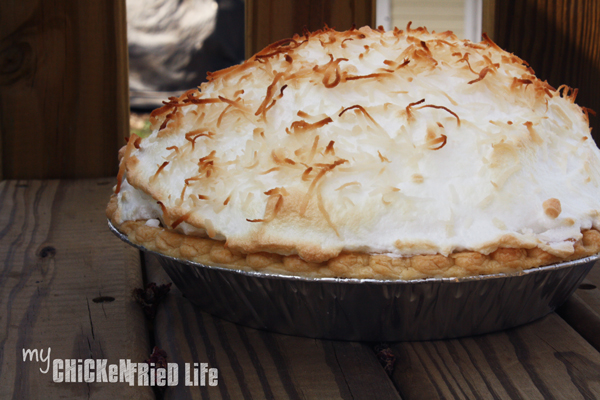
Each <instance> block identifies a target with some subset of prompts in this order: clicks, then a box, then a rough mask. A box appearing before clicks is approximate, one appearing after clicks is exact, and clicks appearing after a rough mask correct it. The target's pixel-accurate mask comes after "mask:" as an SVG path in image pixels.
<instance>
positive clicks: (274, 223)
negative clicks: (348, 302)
mask: <svg viewBox="0 0 600 400" xmlns="http://www.w3.org/2000/svg"><path fill="white" fill-rule="evenodd" d="M576 94H577V90H572V89H570V88H568V87H566V86H561V87H559V88H557V89H555V88H553V87H551V86H550V85H549V84H548V83H547V82H545V81H541V80H539V79H537V78H536V77H535V75H534V71H533V70H532V69H531V68H529V67H528V66H527V63H525V62H524V61H523V60H521V59H519V58H518V57H516V56H515V55H513V54H510V53H507V52H506V51H503V50H502V49H500V48H499V47H498V46H497V45H496V44H494V43H493V42H492V41H491V40H490V39H489V38H488V37H487V36H485V35H484V41H482V42H481V43H472V42H469V41H467V40H458V39H457V37H456V36H455V35H454V34H453V33H452V32H444V33H429V32H428V31H427V30H426V29H425V28H417V29H411V28H410V24H409V26H408V27H407V28H406V30H404V31H402V30H398V29H395V30H394V31H388V32H384V31H383V30H372V29H370V28H367V27H365V28H361V29H358V30H356V29H353V30H349V31H346V32H336V31H334V30H331V29H325V30H323V31H317V32H314V33H308V32H306V33H305V34H304V36H294V38H292V39H288V40H282V41H279V42H276V43H274V44H272V45H270V46H268V47H267V48H265V49H264V50H262V51H261V52H259V53H258V54H256V55H254V56H253V57H252V58H250V59H249V60H248V61H246V62H244V63H243V64H241V65H237V66H234V67H231V68H228V69H225V70H222V71H218V72H215V73H213V74H209V81H208V82H207V83H203V84H202V85H201V86H200V89H199V90H198V89H192V90H189V91H187V92H185V93H184V94H183V95H182V96H181V97H179V98H175V97H172V98H170V99H169V100H168V102H165V105H164V106H163V107H161V108H159V109H157V110H155V111H154V112H152V115H151V122H152V124H153V132H152V134H151V135H150V136H148V137H147V138H143V139H142V138H140V137H137V136H136V135H132V136H131V137H130V138H129V140H128V144H127V146H125V147H124V148H123V149H121V151H120V153H119V156H120V169H119V175H118V184H117V185H116V187H115V190H114V195H113V196H112V198H111V200H110V203H109V205H108V208H107V214H108V217H109V218H110V220H111V221H112V223H113V224H114V225H115V226H116V227H117V228H118V229H119V230H120V231H121V232H123V233H125V234H126V235H127V236H128V237H129V239H130V240H131V241H132V242H135V243H138V244H140V245H143V246H145V247H146V248H148V249H151V250H155V251H158V252H161V253H164V254H167V255H170V256H173V257H178V258H182V259H187V260H192V261H196V262H200V263H203V264H207V265H219V266H227V267H232V268H242V269H244V268H247V269H254V270H263V271H269V272H275V273H283V274H293V275H303V276H335V277H352V278H377V279H416V278H424V277H462V276H468V275H478V274H490V273H498V272H514V271H519V270H522V269H527V268H532V267H537V266H541V265H546V264H551V263H556V262H560V261H565V260H571V259H576V258H581V257H584V256H587V255H592V254H595V253H597V252H599V251H600V233H599V232H598V231H597V229H599V228H600V213H599V212H600V188H599V185H600V152H599V150H598V148H597V147H596V145H595V144H594V141H593V140H592V137H591V136H590V128H589V122H588V110H587V109H585V108H582V107H579V106H578V105H577V104H575V103H574V101H575V97H576Z"/></svg>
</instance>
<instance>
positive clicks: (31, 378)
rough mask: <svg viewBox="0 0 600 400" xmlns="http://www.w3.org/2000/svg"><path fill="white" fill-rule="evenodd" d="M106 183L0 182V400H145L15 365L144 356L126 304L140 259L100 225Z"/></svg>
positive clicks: (135, 314) (134, 309) (137, 281)
mask: <svg viewBox="0 0 600 400" xmlns="http://www.w3.org/2000/svg"><path fill="white" fill-rule="evenodd" d="M114 183H115V182H114V179H100V180H85V181H4V182H2V183H0V259H1V260H2V264H1V265H2V266H1V267H0V398H16V399H35V398H59V397H61V398H97V399H107V398H131V399H134V398H136V399H137V398H139V399H149V398H153V393H152V391H151V390H150V389H149V388H147V387H141V388H140V387H137V386H134V387H130V386H129V385H128V384H126V383H53V382H52V371H50V372H49V373H48V374H42V373H41V372H40V367H41V365H40V363H37V362H23V358H22V357H23V356H22V350H23V349H34V348H36V349H44V350H45V353H46V352H47V350H48V349H51V358H52V359H57V358H58V359H87V358H92V359H104V358H106V359H108V360H109V361H108V363H109V364H111V363H117V364H118V362H119V359H131V360H132V361H135V362H143V361H144V360H145V359H146V358H148V355H149V354H148V353H149V344H148V339H147V330H146V327H145V321H144V317H143V315H142V312H141V310H140V309H139V307H138V306H137V304H135V303H134V301H133V300H132V297H131V291H132V289H133V288H134V287H136V286H142V277H141V266H140V262H139V253H138V252H137V251H135V250H134V249H132V248H130V247H129V246H127V245H125V244H123V243H122V242H121V241H119V240H118V239H117V238H115V237H114V236H113V235H112V234H111V233H110V231H109V230H108V228H107V226H106V217H105V214H104V208H105V205H106V203H107V200H108V196H109V194H110V192H111V187H112V186H113V185H114ZM112 299H114V300H112ZM44 368H45V365H44Z"/></svg>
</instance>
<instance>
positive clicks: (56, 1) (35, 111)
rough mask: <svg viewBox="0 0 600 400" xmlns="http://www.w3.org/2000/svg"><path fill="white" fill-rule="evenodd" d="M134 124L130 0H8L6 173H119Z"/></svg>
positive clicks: (2, 110) (0, 27)
mask: <svg viewBox="0 0 600 400" xmlns="http://www.w3.org/2000/svg"><path fill="white" fill-rule="evenodd" d="M128 130H129V90H128V61H127V38H126V18H125V0H103V1H77V0H19V1H1V2H0V137H1V142H2V149H1V161H2V163H1V164H2V170H3V171H2V172H3V178H4V179H15V178H20V179H25V178H27V179H29V178H79V177H99V176H108V175H114V174H116V172H117V156H116V155H117V151H118V149H119V147H120V146H122V145H123V144H124V138H125V136H127V135H128Z"/></svg>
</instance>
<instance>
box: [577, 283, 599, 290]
mask: <svg viewBox="0 0 600 400" xmlns="http://www.w3.org/2000/svg"><path fill="white" fill-rule="evenodd" d="M579 289H583V290H592V289H596V285H592V284H591V283H582V284H581V285H579Z"/></svg>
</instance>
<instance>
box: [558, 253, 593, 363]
mask: <svg viewBox="0 0 600 400" xmlns="http://www.w3.org/2000/svg"><path fill="white" fill-rule="evenodd" d="M556 311H557V313H558V315H560V316H561V318H563V319H564V320H565V321H566V322H567V323H568V324H569V325H571V326H572V327H573V328H574V329H575V330H576V331H577V332H578V333H579V334H580V335H581V336H582V337H583V338H585V340H587V341H588V342H589V343H590V344H591V345H592V346H594V348H595V349H596V350H598V351H600V262H597V263H596V265H595V266H594V268H592V270H591V271H590V273H589V274H588V276H587V278H586V279H585V280H584V281H583V283H582V284H581V285H579V288H578V289H577V290H576V291H575V293H574V294H573V296H571V298H570V299H568V300H567V301H566V302H565V304H563V305H562V306H561V307H560V308H559V309H558V310H556Z"/></svg>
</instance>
